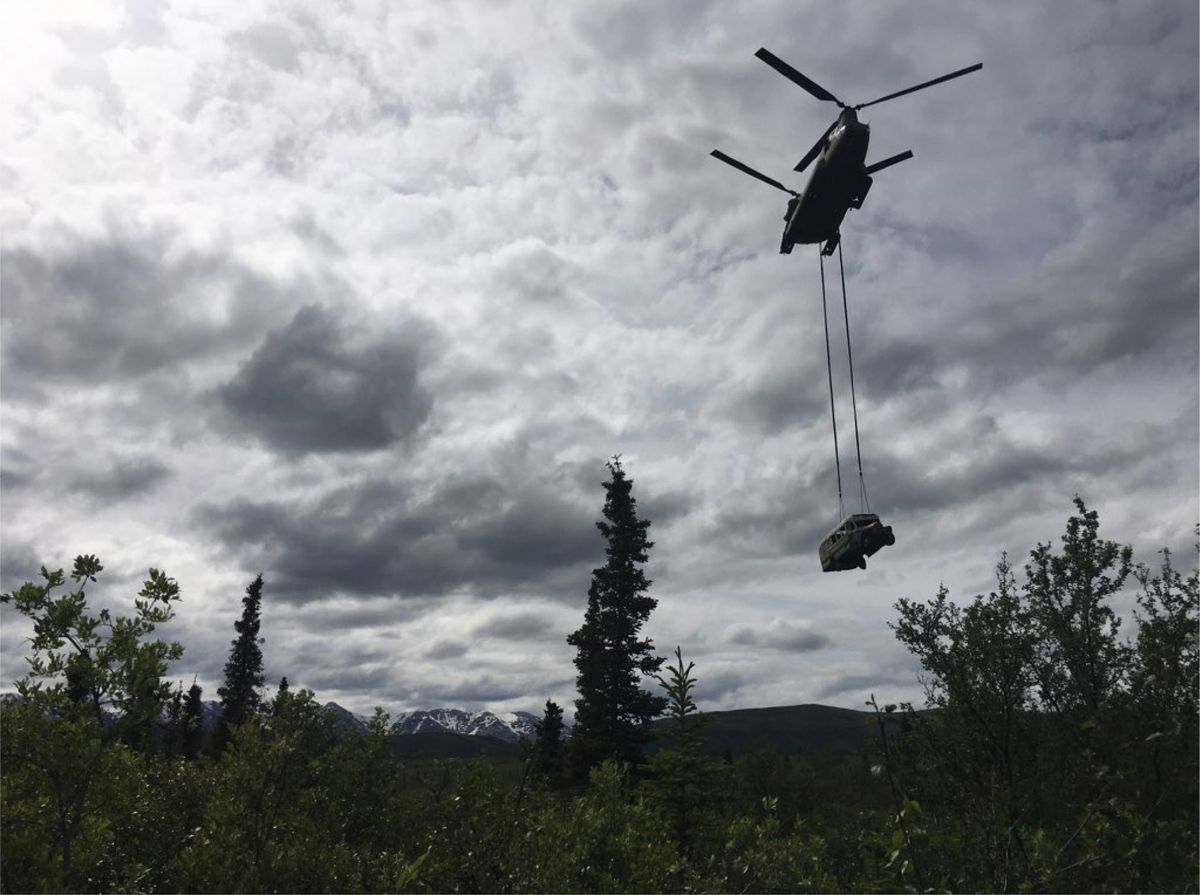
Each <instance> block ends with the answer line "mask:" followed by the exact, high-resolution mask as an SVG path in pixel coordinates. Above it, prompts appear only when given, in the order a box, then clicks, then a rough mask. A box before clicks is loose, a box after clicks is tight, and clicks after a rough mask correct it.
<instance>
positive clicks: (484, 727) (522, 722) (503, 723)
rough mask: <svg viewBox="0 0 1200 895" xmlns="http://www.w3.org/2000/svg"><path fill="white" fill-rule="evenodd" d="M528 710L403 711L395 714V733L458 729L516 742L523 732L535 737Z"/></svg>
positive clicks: (439, 731) (436, 731)
mask: <svg viewBox="0 0 1200 895" xmlns="http://www.w3.org/2000/svg"><path fill="white" fill-rule="evenodd" d="M537 720H538V719H537V717H536V716H535V715H532V714H530V713H529V712H506V713H505V714H504V715H493V714H492V713H491V712H464V711H462V710H461V709H432V710H430V711H427V712H402V713H401V714H399V715H397V716H396V719H395V727H394V728H393V730H394V732H395V733H398V734H400V735H402V736H403V735H406V734H412V733H428V732H434V733H459V734H465V735H467V736H487V737H495V738H496V739H498V740H504V741H505V742H506V743H515V742H517V741H518V740H519V739H520V738H521V737H522V736H526V737H529V738H530V739H535V738H536V736H537V734H536V733H535V731H534V726H533V725H534V722H536V721H537Z"/></svg>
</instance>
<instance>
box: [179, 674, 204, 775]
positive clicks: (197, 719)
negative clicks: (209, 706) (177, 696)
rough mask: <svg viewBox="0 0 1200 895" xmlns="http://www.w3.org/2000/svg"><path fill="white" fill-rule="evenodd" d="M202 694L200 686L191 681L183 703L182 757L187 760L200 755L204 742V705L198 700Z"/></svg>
mask: <svg viewBox="0 0 1200 895" xmlns="http://www.w3.org/2000/svg"><path fill="white" fill-rule="evenodd" d="M203 692H204V691H203V690H202V689H201V687H200V685H199V684H197V683H196V682H195V681H192V686H191V687H189V688H188V692H187V696H186V697H185V698H184V701H183V718H182V728H183V757H184V758H186V759H188V760H191V759H193V758H195V757H196V756H197V755H199V754H200V746H201V744H202V743H203V741H204V703H203V702H202V701H201V700H200V695H201V694H202V693H203Z"/></svg>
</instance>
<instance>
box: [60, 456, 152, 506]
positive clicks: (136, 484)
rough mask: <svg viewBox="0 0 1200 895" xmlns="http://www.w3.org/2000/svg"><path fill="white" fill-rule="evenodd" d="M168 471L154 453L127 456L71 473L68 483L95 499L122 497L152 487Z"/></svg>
mask: <svg viewBox="0 0 1200 895" xmlns="http://www.w3.org/2000/svg"><path fill="white" fill-rule="evenodd" d="M170 475H171V470H170V468H169V467H167V466H165V465H164V464H162V463H160V462H159V461H157V460H156V459H154V458H153V457H141V458H132V457H131V458H126V459H122V460H117V461H115V462H114V463H112V464H111V465H109V466H107V467H105V468H102V469H98V470H85V471H81V472H79V473H77V474H76V475H75V476H73V477H72V479H71V480H70V483H69V487H70V488H71V489H72V490H75V491H82V492H84V493H86V494H89V495H91V496H92V498H94V499H95V500H98V501H104V502H112V501H118V502H119V501H122V500H125V499H127V498H130V497H137V496H139V495H142V494H147V493H149V492H151V491H153V490H154V489H155V488H156V487H157V486H158V485H159V484H160V483H162V482H163V481H165V480H166V479H168V478H169V477H170Z"/></svg>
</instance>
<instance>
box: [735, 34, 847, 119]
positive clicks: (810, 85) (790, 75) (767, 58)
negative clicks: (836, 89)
mask: <svg viewBox="0 0 1200 895" xmlns="http://www.w3.org/2000/svg"><path fill="white" fill-rule="evenodd" d="M754 55H755V56H757V57H758V58H759V59H761V60H762V61H763V62H765V63H767V65H769V66H771V68H773V69H775V71H777V72H779V73H780V74H781V75H783V76H784V77H785V78H787V79H788V80H789V81H793V82H795V83H796V84H799V85H800V86H801V87H803V88H804V89H805V90H807V91H808V92H809V93H811V94H812V95H813V96H815V97H816V98H817V99H821V100H826V101H828V102H833V103H837V104H838V105H839V106H841V105H843V103H842V101H841V100H840V99H838V98H837V97H836V96H834V95H833V94H832V93H830V92H829V91H828V90H826V89H825V88H824V87H822V86H821V85H820V84H818V83H817V82H816V81H814V80H812V79H811V78H806V77H805V76H804V75H802V74H800V72H798V71H796V69H794V68H792V67H791V66H790V65H788V64H787V63H786V62H784V61H783V60H782V59H780V58H779V57H778V56H776V55H775V54H774V53H772V52H771V51H770V50H767V49H765V48H763V47H759V50H758V52H757V53H755V54H754Z"/></svg>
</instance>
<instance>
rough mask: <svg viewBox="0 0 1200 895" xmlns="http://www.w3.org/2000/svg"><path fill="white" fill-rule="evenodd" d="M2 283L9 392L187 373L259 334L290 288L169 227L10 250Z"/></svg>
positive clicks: (0, 313) (0, 271)
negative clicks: (179, 239)
mask: <svg viewBox="0 0 1200 895" xmlns="http://www.w3.org/2000/svg"><path fill="white" fill-rule="evenodd" d="M0 291H2V292H3V294H4V305H3V308H2V309H0V321H2V322H3V346H4V356H3V370H4V377H3V383H4V391H5V394H6V395H9V396H13V397H16V396H19V395H22V394H31V395H33V396H38V395H42V394H44V392H45V390H46V388H47V387H48V386H50V385H53V384H62V383H112V382H117V381H122V380H129V379H137V378H139V377H144V376H146V375H148V374H151V373H154V372H158V371H164V372H167V373H170V374H172V375H178V372H179V366H180V364H181V362H186V361H189V360H193V359H195V358H197V357H200V356H203V355H208V354H213V353H220V352H223V351H225V350H228V349H230V348H234V349H236V347H237V346H238V345H240V344H244V343H245V342H246V341H247V340H248V339H249V338H252V336H253V333H254V332H256V331H258V330H259V329H260V328H261V324H262V322H263V321H264V320H265V319H266V316H267V315H268V314H270V312H271V309H272V307H273V306H274V305H275V303H276V302H277V301H278V300H279V299H280V298H281V297H282V293H284V292H285V291H286V290H285V289H284V288H281V287H280V285H278V284H276V283H273V282H271V281H269V280H267V279H266V278H264V277H262V276H260V275H257V274H255V273H253V272H252V271H250V270H248V269H246V268H244V267H242V266H240V265H239V264H237V263H236V262H234V261H232V260H231V259H229V258H225V257H221V256H220V255H216V254H199V253H189V252H184V253H179V252H176V251H172V247H171V245H170V241H169V239H168V235H167V234H166V233H165V232H161V231H160V232H152V233H145V234H138V235H133V234H123V233H118V234H113V235H111V236H110V237H108V238H105V239H99V240H83V239H70V240H67V241H66V244H65V246H62V247H60V248H58V249H55V250H52V251H45V250H43V251H39V250H35V249H32V248H15V249H11V250H6V251H4V252H3V256H2V263H0ZM213 297H221V298H223V301H221V302H220V308H219V310H218V309H217V307H214V302H213V301H212V298H213Z"/></svg>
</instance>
